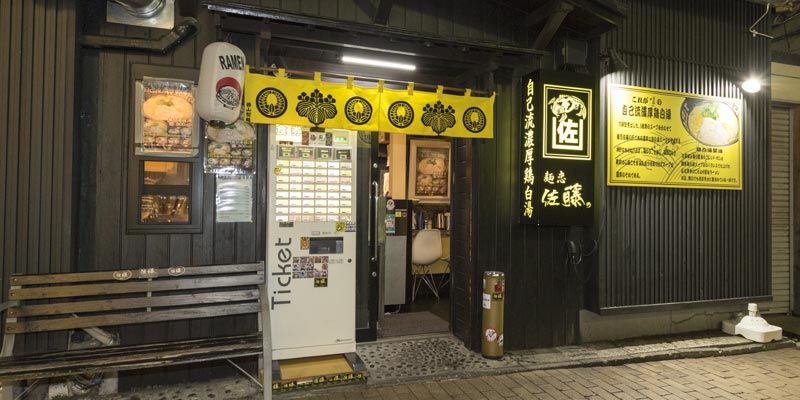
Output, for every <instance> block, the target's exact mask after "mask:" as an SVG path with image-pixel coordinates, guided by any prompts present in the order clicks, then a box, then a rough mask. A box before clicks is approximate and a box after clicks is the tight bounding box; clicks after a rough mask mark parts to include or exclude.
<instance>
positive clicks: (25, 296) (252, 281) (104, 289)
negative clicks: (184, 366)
mask: <svg viewBox="0 0 800 400" xmlns="http://www.w3.org/2000/svg"><path fill="white" fill-rule="evenodd" d="M263 283H264V276H263V275H255V274H253V275H240V276H222V277H207V278H196V277H195V278H186V279H166V280H162V281H159V280H157V279H155V280H153V281H152V282H151V281H139V282H113V283H98V284H88V285H70V286H51V287H32V288H23V289H11V290H10V291H9V294H8V298H9V299H10V300H31V299H53V298H60V297H81V296H103V295H110V294H125V293H144V292H163V291H172V290H192V289H207V288H218V287H231V286H248V285H259V284H263Z"/></svg>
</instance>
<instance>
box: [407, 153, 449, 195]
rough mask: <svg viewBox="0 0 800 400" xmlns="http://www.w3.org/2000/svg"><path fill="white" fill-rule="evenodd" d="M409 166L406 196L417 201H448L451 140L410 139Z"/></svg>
mask: <svg viewBox="0 0 800 400" xmlns="http://www.w3.org/2000/svg"><path fill="white" fill-rule="evenodd" d="M408 160H409V166H408V172H409V175H408V186H409V188H408V193H409V198H410V199H412V200H415V201H418V202H420V203H447V202H449V201H450V173H451V171H450V142H449V141H444V140H412V141H411V150H410V154H409V159H408Z"/></svg>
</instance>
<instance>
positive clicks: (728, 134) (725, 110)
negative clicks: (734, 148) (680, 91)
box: [681, 99, 740, 146]
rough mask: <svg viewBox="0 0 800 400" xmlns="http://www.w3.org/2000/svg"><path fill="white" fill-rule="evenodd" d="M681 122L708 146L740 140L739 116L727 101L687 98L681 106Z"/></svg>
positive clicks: (729, 143)
mask: <svg viewBox="0 0 800 400" xmlns="http://www.w3.org/2000/svg"><path fill="white" fill-rule="evenodd" d="M681 123H682V124H683V127H684V128H685V129H686V131H687V132H689V134H690V135H691V136H692V137H693V138H695V139H697V141H698V142H700V143H702V144H704V145H706V146H728V145H731V144H734V143H736V142H737V141H739V136H740V132H739V116H738V115H737V114H736V112H735V111H734V110H733V108H732V107H731V106H730V105H729V104H727V103H725V102H721V101H713V100H700V99H686V100H684V102H683V105H682V106H681Z"/></svg>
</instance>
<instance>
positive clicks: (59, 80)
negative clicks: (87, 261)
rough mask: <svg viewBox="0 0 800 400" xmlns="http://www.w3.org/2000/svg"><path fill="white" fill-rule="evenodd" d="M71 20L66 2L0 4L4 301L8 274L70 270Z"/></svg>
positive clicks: (0, 286) (41, 344)
mask: <svg viewBox="0 0 800 400" xmlns="http://www.w3.org/2000/svg"><path fill="white" fill-rule="evenodd" d="M75 19H76V13H75V6H74V4H73V2H63V1H61V2H59V1H55V0H47V1H45V0H38V1H30V0H3V1H0V60H2V62H0V275H2V280H0V293H2V298H3V301H5V300H6V296H7V295H8V287H7V284H8V282H9V276H10V275H11V274H12V273H21V274H37V273H50V272H64V271H69V270H70V269H71V268H72V266H73V258H74V232H73V231H72V226H73V224H74V221H73V219H74V217H75V212H74V209H73V205H74V204H75V202H74V201H73V196H74V193H75V191H74V190H73V170H74V169H73V162H74V161H75V157H74V155H73V150H74V146H73V141H74V125H75V116H76V109H75V107H74V104H75V73H76V72H75V71H76V69H75V68H76V21H75ZM36 343H38V345H35V344H36ZM51 344H52V343H51ZM31 345H34V347H37V348H36V349H35V350H39V351H41V350H46V348H47V346H48V343H47V341H46V340H44V341H36V340H29V341H27V344H26V347H31ZM29 350H30V349H29Z"/></svg>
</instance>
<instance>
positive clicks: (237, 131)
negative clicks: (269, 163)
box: [204, 118, 256, 175]
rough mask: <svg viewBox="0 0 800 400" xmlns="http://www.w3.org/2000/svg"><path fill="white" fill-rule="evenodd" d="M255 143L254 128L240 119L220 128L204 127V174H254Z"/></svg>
mask: <svg viewBox="0 0 800 400" xmlns="http://www.w3.org/2000/svg"><path fill="white" fill-rule="evenodd" d="M255 143H256V130H255V128H254V127H253V125H250V124H249V123H247V122H245V121H244V120H242V119H241V118H240V119H238V120H237V121H236V122H234V123H232V124H230V125H227V126H224V127H222V128H215V127H213V126H210V125H208V126H206V157H205V167H204V171H205V173H207V174H229V175H248V174H254V173H255V161H254V160H255V154H256V148H255Z"/></svg>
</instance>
